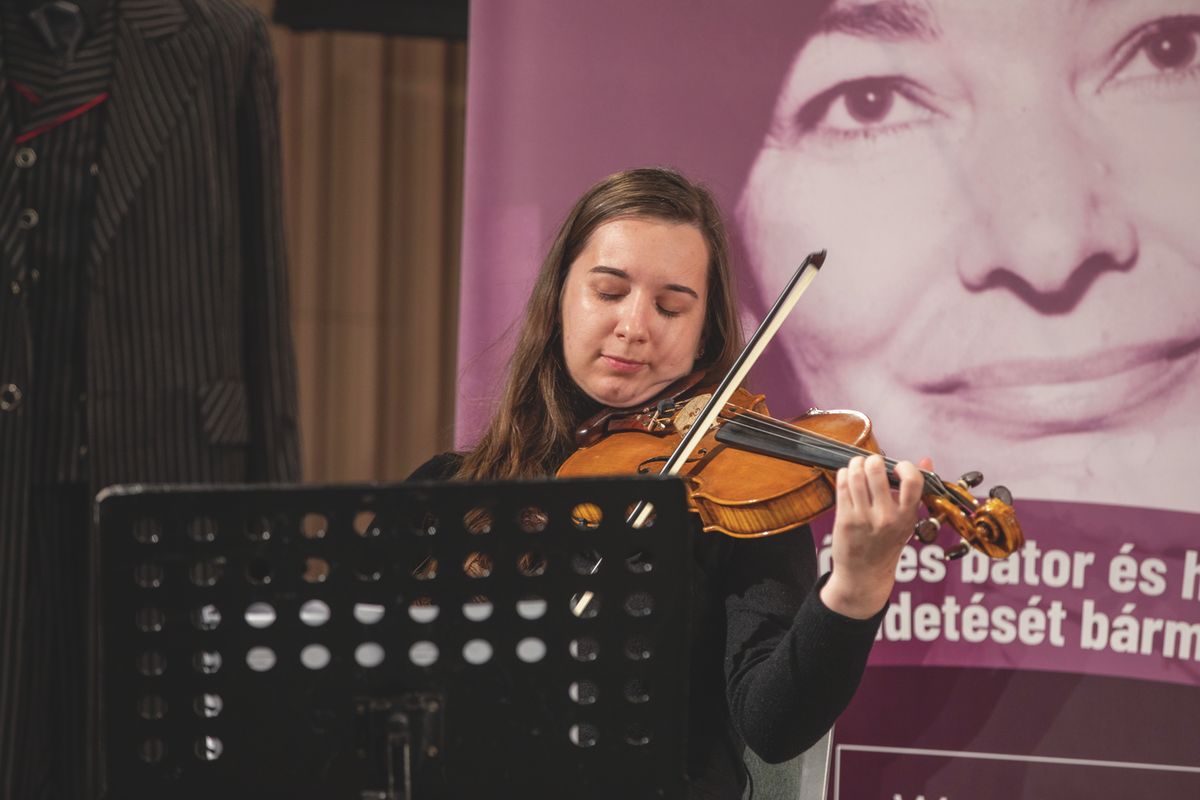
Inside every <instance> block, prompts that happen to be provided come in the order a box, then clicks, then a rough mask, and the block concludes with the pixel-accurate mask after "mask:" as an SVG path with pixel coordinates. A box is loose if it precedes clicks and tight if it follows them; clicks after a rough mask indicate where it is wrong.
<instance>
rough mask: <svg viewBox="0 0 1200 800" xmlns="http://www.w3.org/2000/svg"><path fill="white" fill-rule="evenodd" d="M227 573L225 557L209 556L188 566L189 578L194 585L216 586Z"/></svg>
mask: <svg viewBox="0 0 1200 800" xmlns="http://www.w3.org/2000/svg"><path fill="white" fill-rule="evenodd" d="M224 574H225V559H224V558H223V557H222V558H209V559H205V560H204V561H197V562H195V563H193V564H192V566H191V567H189V568H188V578H189V579H190V580H191V582H192V584H193V585H194V586H200V587H202V588H203V587H207V586H216V584H217V581H219V580H221V576H223V575H224Z"/></svg>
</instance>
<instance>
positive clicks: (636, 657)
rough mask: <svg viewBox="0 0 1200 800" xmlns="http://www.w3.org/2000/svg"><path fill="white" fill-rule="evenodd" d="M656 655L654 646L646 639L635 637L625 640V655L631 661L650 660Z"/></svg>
mask: <svg viewBox="0 0 1200 800" xmlns="http://www.w3.org/2000/svg"><path fill="white" fill-rule="evenodd" d="M653 656H654V648H652V647H651V646H650V643H649V642H647V641H646V640H644V639H640V638H636V637H635V638H633V639H630V640H629V641H627V642H625V657H626V658H628V659H629V660H630V661H649V660H650V659H651V658H652V657H653Z"/></svg>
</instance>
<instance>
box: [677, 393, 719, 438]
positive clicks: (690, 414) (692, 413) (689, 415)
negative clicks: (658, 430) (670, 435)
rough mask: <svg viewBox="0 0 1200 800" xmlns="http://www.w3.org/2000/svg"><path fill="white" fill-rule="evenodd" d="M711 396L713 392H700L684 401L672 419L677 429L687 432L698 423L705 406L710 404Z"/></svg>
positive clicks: (680, 431)
mask: <svg viewBox="0 0 1200 800" xmlns="http://www.w3.org/2000/svg"><path fill="white" fill-rule="evenodd" d="M711 397H712V395H711V394H698V395H696V396H695V397H693V398H692V399H690V400H688V401H687V402H686V403H684V404H683V406H682V407H681V408H680V409H679V410H678V411H676V412H675V416H674V417H673V418H672V419H671V422H672V424H673V425H674V426H675V430H676V431H678V432H679V433H687V432H688V429H690V428H691V427H692V425H694V424H695V423H696V420H697V419H698V418H699V417H700V412H702V411H704V407H705V406H706V405H708V401H709V398H711Z"/></svg>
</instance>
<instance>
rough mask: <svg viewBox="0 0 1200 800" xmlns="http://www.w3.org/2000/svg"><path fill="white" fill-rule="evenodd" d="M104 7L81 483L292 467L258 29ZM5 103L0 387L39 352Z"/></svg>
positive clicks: (207, 9) (12, 688)
mask: <svg viewBox="0 0 1200 800" xmlns="http://www.w3.org/2000/svg"><path fill="white" fill-rule="evenodd" d="M118 2H119V5H118V11H119V13H118V19H117V27H116V42H115V47H114V53H115V63H114V65H113V73H112V87H111V99H110V101H109V103H108V108H107V109H106V110H105V114H106V117H105V122H104V136H103V144H102V149H101V155H100V159H99V165H100V175H99V180H98V187H97V199H96V213H95V222H94V226H93V227H94V229H93V231H92V233H91V238H90V242H89V244H88V247H87V250H86V257H85V260H86V263H85V264H84V265H83V266H84V267H85V274H86V288H85V290H84V291H85V298H86V299H85V301H84V303H85V306H86V314H87V319H86V368H87V396H88V403H87V425H88V448H89V454H90V470H91V475H90V478H91V484H92V487H93V490H96V489H98V488H100V487H103V486H105V485H108V484H110V483H115V482H135V481H138V482H141V481H147V482H161V481H172V482H174V481H183V482H229V481H237V482H242V481H247V480H265V481H293V480H296V479H298V476H299V448H298V442H297V427H296V400H295V367H294V359H293V353H292V347H291V338H290V329H289V320H288V294H287V286H286V274H285V272H286V270H285V260H284V248H283V234H282V219H281V209H280V205H279V196H280V185H279V169H278V164H279V149H278V127H277V126H278V122H277V116H276V87H275V72H274V63H273V60H272V57H271V53H270V43H269V40H268V36H267V31H266V27H265V24H264V23H263V21H262V18H261V17H260V16H259V15H258V13H257V12H254V11H251V10H249V9H247V8H245V7H243V6H241V5H238V4H237V3H236V2H235V1H234V0H118ZM0 75H3V69H2V65H0ZM9 97H10V92H9V91H8V88H7V87H5V86H2V85H0V279H2V280H0V289H2V290H3V291H2V292H0V387H3V386H5V385H7V384H15V385H17V386H24V385H28V383H29V377H30V375H31V374H32V370H34V369H36V368H37V366H38V365H36V364H32V363H30V362H31V358H32V356H31V347H30V336H31V330H30V325H29V319H28V315H27V313H26V308H25V305H24V295H23V294H16V293H12V292H10V291H9V286H10V282H11V281H13V280H15V279H16V278H17V276H18V274H19V271H20V267H21V265H22V262H23V258H24V253H23V248H22V245H21V241H22V238H21V236H20V231H18V230H17V225H16V223H17V219H18V214H19V212H20V208H19V203H20V193H19V191H18V190H17V186H18V184H17V179H18V176H17V168H16V166H15V163H14V157H15V151H16V145H15V143H14V138H15V132H14V122H13V116H12V109H11V108H10V107H9ZM34 411H35V409H33V408H31V407H30V403H28V402H26V403H23V404H22V405H20V406H18V407H17V408H16V409H13V410H9V411H0V798H7V797H9V796H10V792H9V790H10V788H11V781H12V775H13V769H12V767H13V758H12V757H11V756H12V749H11V748H12V742H13V739H14V737H15V736H17V735H19V733H18V731H17V730H16V729H15V727H16V720H17V719H18V717H19V716H21V715H19V714H18V713H17V712H18V710H19V708H18V704H19V703H21V702H22V688H21V687H22V682H23V679H24V675H25V674H27V672H28V670H29V669H31V668H36V665H29V664H27V663H23V662H24V659H22V658H21V652H20V643H21V637H22V631H23V621H24V617H25V611H26V608H27V604H28V603H29V602H30V598H29V597H27V591H26V576H25V575H24V570H23V565H24V564H25V553H26V551H27V549H28V547H29V542H28V497H29V489H30V487H29V472H30V459H31V453H30V441H31V440H30V428H31V426H30V418H31V415H32V413H34ZM81 647H82V643H81ZM81 655H82V653H81Z"/></svg>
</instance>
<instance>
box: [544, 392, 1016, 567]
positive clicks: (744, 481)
mask: <svg viewBox="0 0 1200 800" xmlns="http://www.w3.org/2000/svg"><path fill="white" fill-rule="evenodd" d="M702 377H703V373H696V374H695V375H693V376H689V377H688V378H685V379H684V381H683V383H684V384H688V383H696V382H698V380H699V378H702ZM673 388H675V387H673ZM711 396H712V392H711V389H707V390H702V391H699V392H696V393H692V394H682V395H675V394H669V395H666V396H663V397H661V398H658V399H656V401H654V402H652V403H650V404H649V405H647V406H645V407H642V408H636V409H605V410H604V411H601V412H600V413H599V414H597V415H596V416H594V417H592V418H591V419H589V420H588V421H586V422H585V423H584V424H583V425H582V426H581V427H580V429H579V430H578V431H577V433H576V440H577V443H578V444H580V445H581V446H580V447H579V449H578V450H576V451H575V452H574V453H573V454H572V455H571V456H570V457H568V458H567V460H566V461H565V462H563V464H562V466H561V467H560V468H559V470H558V473H557V474H558V476H559V477H585V476H603V475H620V474H630V473H634V474H639V475H646V474H653V473H656V472H659V471H661V469H662V467H663V466H664V465H665V464H666V462H667V461H668V459H669V455H670V453H672V452H673V451H674V450H675V449H676V448H677V447H678V445H679V443H680V441H681V440H682V439H683V437H684V436H686V435H687V434H688V432H689V431H690V430H692V428H693V426H694V425H695V422H696V420H697V419H698V417H699V414H700V410H701V409H702V408H703V406H704V405H705V404H706V403H708V402H709V400H710V399H711ZM764 400H765V398H764V396H763V395H755V394H751V393H750V392H749V391H747V390H746V389H744V388H738V389H736V390H735V392H734V393H733V396H732V399H731V400H730V402H728V403H726V404H725V406H724V407H723V408H722V409H721V410H720V413H719V414H718V417H717V421H716V422H715V423H714V424H713V425H712V426H710V428H709V429H708V430H706V431H704V432H703V434H702V435H699V443H698V445H697V447H696V448H695V450H694V451H693V452H692V454H691V455H690V456H689V457H688V458H686V459H685V460H684V464H683V466H682V468H681V469H680V470H679V472H678V473H677V474H679V475H681V476H682V477H683V479H684V481H685V483H686V485H687V489H688V499H689V505H690V506H691V508H692V510H693V511H694V512H695V513H696V514H697V515H698V516H699V517H700V521H701V524H702V526H703V529H704V531H706V532H716V533H723V534H725V535H728V536H734V537H737V538H755V537H760V536H771V535H774V534H778V533H784V532H786V531H790V530H793V529H795V528H798V527H800V526H801V525H805V524H807V523H809V522H811V521H812V520H813V519H814V518H816V517H817V516H819V515H820V514H821V513H823V512H824V511H826V510H828V509H829V508H831V507H832V506H833V504H834V499H835V490H834V475H835V474H836V472H837V470H838V469H839V468H841V467H844V466H846V465H847V464H848V463H849V461H850V459H851V458H853V457H855V456H860V455H861V456H865V455H870V454H872V453H879V452H880V449H879V446H878V444H877V443H876V441H875V437H874V433H873V430H872V426H871V421H870V420H869V419H868V418H867V417H866V416H865V415H863V414H861V413H859V412H857V411H821V410H817V409H813V410H810V411H809V412H808V413H807V414H805V415H803V416H801V417H798V418H796V419H792V420H780V419H776V418H774V417H771V416H770V415H769V413H768V412H767V409H766V406H765V402H764ZM895 463H896V462H895V461H892V460H890V459H885V464H886V466H887V469H888V475H889V477H894V476H893V473H892V468H893V467H894V466H895ZM923 473H924V477H925V486H924V490H923V492H922V500H923V502H924V504H925V507H926V509H927V510H928V511H929V516H928V517H927V518H926V519H924V520H921V522H919V523H918V525H917V529H916V530H915V531H914V533H915V534H916V536H917V537H918V538H919V539H921V540H922V541H924V542H927V543H928V542H932V541H934V539H935V538H936V536H937V532H938V530H939V528H940V527H941V526H942V525H943V524H949V525H950V526H951V527H952V528H953V529H954V530H955V531H956V532H957V533H958V534H959V535H960V536H961V537H962V540H963V541H962V543H961V544H960V545H959V546H958V547H956V548H953V549H951V550H949V551H948V552H947V555H946V558H947V559H953V558H958V557H961V556H963V555H965V554H966V553H967V552H968V550H969V548H972V547H973V548H975V549H977V550H979V551H980V552H983V553H985V554H986V555H988V556H990V557H992V558H1004V557H1006V556H1008V555H1010V554H1012V553H1013V552H1015V551H1016V550H1018V549H1019V548H1020V547H1021V545H1022V544H1023V543H1024V536H1023V534H1022V532H1021V526H1020V524H1019V523H1018V522H1017V518H1016V514H1015V512H1014V511H1013V509H1012V497H1011V495H1010V494H1009V493H1008V490H1007V489H1005V488H1004V487H1003V486H997V487H995V488H993V489H992V490H991V492H990V495H989V497H988V498H987V499H986V500H978V499H976V498H975V497H974V496H973V495H972V494H971V491H970V490H971V489H972V488H974V487H975V486H977V485H978V484H979V483H980V482H981V481H982V479H983V476H982V475H980V474H979V473H978V472H972V473H967V474H966V475H964V476H963V477H962V479H961V480H959V481H957V482H946V481H944V480H943V479H942V478H941V477H939V476H938V475H937V474H936V473H934V472H932V471H928V470H923Z"/></svg>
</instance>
